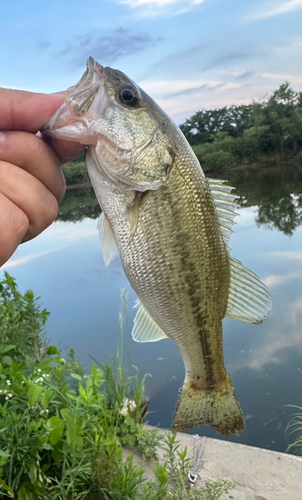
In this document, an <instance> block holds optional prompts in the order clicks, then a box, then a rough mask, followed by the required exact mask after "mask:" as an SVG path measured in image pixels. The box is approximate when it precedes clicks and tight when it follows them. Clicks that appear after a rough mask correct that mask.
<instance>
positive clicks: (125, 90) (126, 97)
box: [119, 85, 139, 106]
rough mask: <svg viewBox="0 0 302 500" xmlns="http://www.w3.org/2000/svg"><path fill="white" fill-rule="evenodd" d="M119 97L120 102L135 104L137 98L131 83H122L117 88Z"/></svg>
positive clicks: (129, 104)
mask: <svg viewBox="0 0 302 500" xmlns="http://www.w3.org/2000/svg"><path fill="white" fill-rule="evenodd" d="M119 97H120V100H121V102H122V103H124V104H127V105H128V106H135V105H136V104H137V103H138V99H139V98H138V94H137V90H136V88H135V87H132V86H131V85H123V86H122V87H121V88H120V90H119Z"/></svg>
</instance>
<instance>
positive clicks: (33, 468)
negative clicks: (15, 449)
mask: <svg viewBox="0 0 302 500" xmlns="http://www.w3.org/2000/svg"><path fill="white" fill-rule="evenodd" d="M37 472H38V468H37V464H35V463H34V462H32V463H31V464H29V479H30V482H31V484H35V483H36V481H37Z"/></svg>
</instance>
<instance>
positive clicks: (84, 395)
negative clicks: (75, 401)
mask: <svg viewBox="0 0 302 500" xmlns="http://www.w3.org/2000/svg"><path fill="white" fill-rule="evenodd" d="M79 392H80V396H81V397H82V398H83V399H84V401H87V394H86V392H85V389H84V387H83V386H82V384H79Z"/></svg>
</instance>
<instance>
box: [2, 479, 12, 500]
mask: <svg viewBox="0 0 302 500" xmlns="http://www.w3.org/2000/svg"><path fill="white" fill-rule="evenodd" d="M0 486H1V488H3V489H4V490H5V491H7V493H8V496H9V497H10V498H15V493H14V492H13V490H12V489H11V488H10V487H9V486H7V484H6V483H5V481H3V479H0Z"/></svg>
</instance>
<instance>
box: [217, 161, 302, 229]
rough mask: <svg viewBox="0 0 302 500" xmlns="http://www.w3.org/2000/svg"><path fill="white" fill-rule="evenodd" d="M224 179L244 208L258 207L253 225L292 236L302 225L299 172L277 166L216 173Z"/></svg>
mask: <svg viewBox="0 0 302 500" xmlns="http://www.w3.org/2000/svg"><path fill="white" fill-rule="evenodd" d="M217 175H218V176H219V178H226V179H227V180H228V182H229V184H230V185H231V186H236V190H235V191H233V192H234V194H235V195H236V196H238V203H239V204H240V205H242V206H243V207H257V210H258V213H257V215H256V219H255V220H256V223H257V224H258V225H261V226H262V225H264V226H265V227H267V228H268V229H272V228H275V229H278V231H282V232H283V233H284V234H286V235H288V236H291V235H292V234H293V232H294V231H295V229H296V228H297V227H299V226H300V225H301V223H302V169H301V167H299V166H295V165H291V164H289V163H288V164H282V166H279V167H266V168H262V169H254V170H250V169H248V170H243V171H232V172H228V173H227V174H225V173H224V174H222V173H219V174H217Z"/></svg>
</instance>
